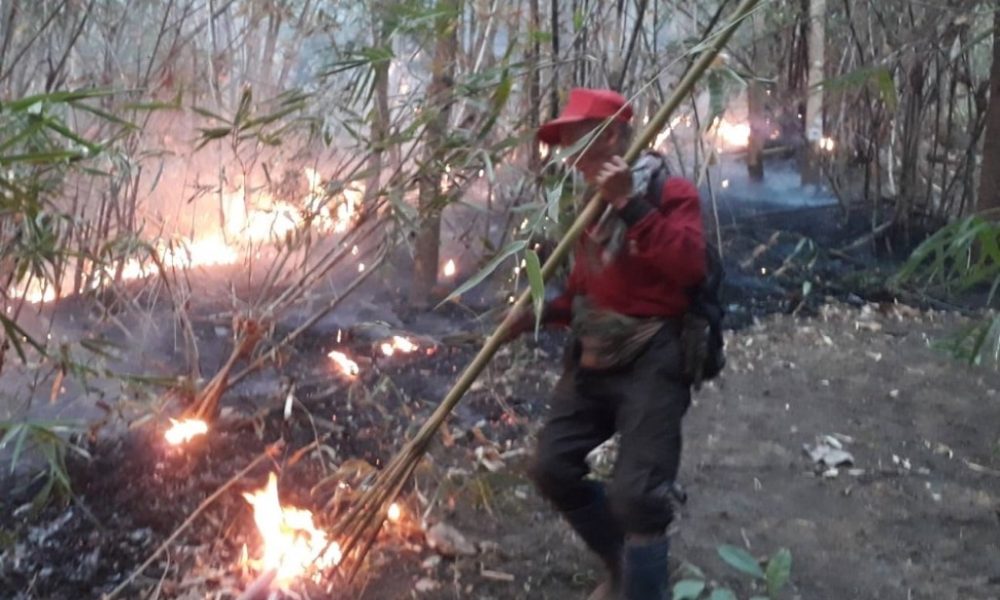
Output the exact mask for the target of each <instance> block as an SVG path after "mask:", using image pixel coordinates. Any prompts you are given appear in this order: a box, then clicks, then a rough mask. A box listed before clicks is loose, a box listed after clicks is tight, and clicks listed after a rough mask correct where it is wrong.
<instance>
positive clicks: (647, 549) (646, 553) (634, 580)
mask: <svg viewBox="0 0 1000 600" xmlns="http://www.w3.org/2000/svg"><path fill="white" fill-rule="evenodd" d="M623 554H624V560H623V567H622V600H669V599H670V581H669V580H670V573H669V571H668V568H667V558H668V557H669V555H670V540H669V539H668V538H667V537H666V536H662V537H657V538H653V539H647V540H641V541H640V540H631V539H630V540H628V541H626V543H625V550H624V553H623Z"/></svg>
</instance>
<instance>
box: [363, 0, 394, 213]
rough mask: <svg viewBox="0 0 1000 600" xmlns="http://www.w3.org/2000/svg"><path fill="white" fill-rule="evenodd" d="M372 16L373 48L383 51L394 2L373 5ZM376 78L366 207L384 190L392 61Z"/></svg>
mask: <svg viewBox="0 0 1000 600" xmlns="http://www.w3.org/2000/svg"><path fill="white" fill-rule="evenodd" d="M372 8H373V13H374V14H372V46H373V47H375V48H378V49H382V47H383V46H385V45H386V44H388V43H389V39H388V38H389V31H388V28H389V25H388V19H389V15H390V14H391V12H390V10H391V8H392V0H382V1H379V2H376V3H375V4H373V7H372ZM373 71H374V77H375V82H374V83H375V94H374V100H375V107H374V109H375V110H374V111H373V114H372V142H374V148H373V149H372V152H371V156H370V158H369V167H370V168H371V176H370V177H369V178H368V181H367V182H366V183H365V205H366V206H368V205H370V203H371V202H373V201H374V200H375V198H377V197H378V195H379V193H380V191H381V187H382V155H383V153H384V152H385V150H386V148H385V147H386V141H387V140H388V139H389V123H390V120H391V115H390V114H389V61H388V60H386V61H381V62H379V63H377V64H375V65H374V67H373Z"/></svg>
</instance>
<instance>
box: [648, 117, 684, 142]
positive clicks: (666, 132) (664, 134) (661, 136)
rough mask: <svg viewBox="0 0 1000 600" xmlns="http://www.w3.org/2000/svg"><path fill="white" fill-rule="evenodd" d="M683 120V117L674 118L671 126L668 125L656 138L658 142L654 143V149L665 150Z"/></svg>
mask: <svg viewBox="0 0 1000 600" xmlns="http://www.w3.org/2000/svg"><path fill="white" fill-rule="evenodd" d="M682 118H683V117H679V116H678V117H674V118H673V119H672V120H671V121H670V125H668V126H667V127H666V128H665V129H664V130H663V131H661V132H660V133H659V134H658V135H657V136H656V142H654V147H655V148H661V149H662V148H664V147H665V146H666V144H667V140H669V139H670V134H671V133H672V132H673V131H674V129H676V128H677V126H678V125H680V123H681V119H682Z"/></svg>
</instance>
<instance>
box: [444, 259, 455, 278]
mask: <svg viewBox="0 0 1000 600" xmlns="http://www.w3.org/2000/svg"><path fill="white" fill-rule="evenodd" d="M444 276H445V277H454V276H455V261H454V259H448V262H446V263H445V264H444Z"/></svg>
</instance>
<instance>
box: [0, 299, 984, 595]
mask: <svg viewBox="0 0 1000 600" xmlns="http://www.w3.org/2000/svg"><path fill="white" fill-rule="evenodd" d="M418 321H419V320H418ZM963 322H964V320H963V319H962V318H960V317H957V316H954V315H951V314H944V313H930V312H917V311H915V310H912V309H909V308H906V307H901V306H894V305H887V306H885V307H876V306H872V305H869V306H868V307H866V308H864V309H861V310H858V309H855V308H849V307H846V306H843V305H839V304H834V305H828V306H825V307H823V308H821V309H820V312H819V313H818V314H817V315H815V316H813V317H809V318H799V317H793V316H775V317H769V318H767V319H764V320H763V321H762V322H760V323H759V324H757V325H755V326H752V327H749V328H747V329H744V330H741V331H739V332H735V333H732V334H731V335H730V337H729V340H728V344H729V352H728V356H729V365H728V367H727V370H726V372H725V374H724V376H723V377H722V378H720V379H719V380H718V381H716V382H713V383H712V384H710V385H709V386H707V387H706V389H704V390H703V391H702V392H700V393H698V394H697V396H696V400H695V403H694V405H693V407H692V409H691V411H690V412H689V413H688V416H687V418H686V420H685V435H686V438H685V441H686V447H685V456H684V460H683V466H682V481H683V483H684V485H685V486H686V489H687V492H688V494H689V500H688V502H687V504H686V505H685V506H684V507H683V508H682V510H681V515H680V518H679V519H678V521H677V523H676V527H675V532H674V535H673V540H674V548H673V555H674V566H673V568H674V570H675V573H676V574H677V575H678V576H679V574H680V573H681V572H683V570H684V567H683V566H682V563H685V562H686V563H690V564H693V565H696V566H697V567H699V568H700V569H701V570H702V571H703V572H704V573H705V575H706V576H707V577H708V578H709V579H710V580H712V581H714V582H718V583H719V584H724V585H726V586H729V587H731V588H733V589H735V590H737V592H738V595H739V597H740V598H745V597H748V596H751V595H753V594H754V593H761V592H760V590H755V589H753V588H752V585H751V582H750V581H749V579H748V578H747V577H746V576H743V575H740V574H738V573H736V572H735V571H733V570H732V569H731V568H729V567H728V566H726V565H725V564H724V563H723V562H722V561H721V560H720V559H719V557H718V555H717V547H718V546H719V545H720V544H724V543H728V544H733V545H737V546H741V547H744V548H747V549H748V550H749V551H750V552H751V553H752V554H754V555H755V556H759V557H761V558H763V557H765V556H768V555H771V554H773V553H774V552H775V551H776V550H778V549H779V548H788V549H789V550H790V551H791V553H792V556H793V567H792V578H791V583H790V585H789V587H788V588H787V589H786V590H785V591H784V592H783V594H782V597H785V598H804V599H817V598H818V599H837V600H840V599H852V598H859V599H867V598H880V599H883V598H884V599H895V598H899V599H906V600H909V599H921V598H928V599H929V598H934V599H942V598H955V599H963V600H964V599H988V598H1000V430H998V427H997V425H998V423H1000V398H998V396H997V394H998V391H997V390H1000V376H998V375H997V373H996V372H994V371H991V370H987V369H985V368H981V367H975V368H974V367H968V366H965V365H961V364H957V363H955V362H953V361H952V360H951V359H949V358H948V357H946V356H944V355H942V354H941V353H939V352H938V351H936V350H934V349H932V348H930V347H929V342H930V341H931V340H934V339H939V338H940V337H942V336H944V335H946V334H947V333H949V332H952V331H954V329H955V328H956V327H957V326H959V325H961V324H962V323H963ZM410 325H411V326H412V327H413V329H414V330H423V331H424V332H425V333H426V334H427V335H428V336H433V335H434V331H433V330H434V325H435V324H434V321H433V319H430V320H426V319H425V320H424V321H420V322H417V321H414V322H411V323H410ZM329 340H330V337H329V336H328V335H326V334H322V335H320V334H317V335H315V336H314V337H312V338H309V339H306V340H303V341H302V343H301V344H300V345H299V346H298V347H297V354H296V355H295V356H294V357H293V360H291V361H290V362H288V363H286V366H287V370H288V371H289V373H290V375H289V376H290V377H291V378H292V379H294V380H295V381H297V382H298V384H297V388H296V397H297V398H298V400H299V401H300V402H301V406H302V407H305V409H296V410H295V411H294V414H293V417H292V419H290V420H289V421H285V420H284V418H283V416H282V410H281V407H282V405H283V400H284V399H285V394H284V392H282V393H280V394H279V393H272V394H265V395H255V394H249V393H244V394H237V395H234V397H230V398H227V399H226V400H225V403H226V404H227V405H228V406H230V407H232V408H233V413H232V415H231V416H230V417H229V418H228V420H227V421H226V424H225V425H224V426H223V427H222V428H221V430H220V431H218V432H216V433H214V434H213V436H211V437H210V438H209V439H207V440H204V441H202V442H200V443H198V444H195V445H193V446H192V447H190V448H189V449H188V450H187V451H186V452H184V453H179V454H178V453H170V452H169V451H167V449H166V448H164V447H163V446H162V445H161V444H160V443H159V442H158V434H156V433H155V430H153V429H152V428H151V427H150V426H149V425H147V426H143V427H139V428H136V430H134V431H132V432H131V433H129V434H128V435H126V436H123V437H118V438H115V439H114V440H104V441H101V442H98V443H96V444H95V445H93V446H92V447H91V451H92V452H93V454H94V456H95V460H94V462H92V463H86V464H85V463H79V464H73V465H72V468H71V470H72V474H73V477H74V484H75V491H76V495H77V498H76V500H75V501H73V502H71V503H70V504H69V505H68V506H66V507H61V506H52V507H49V508H46V509H43V510H42V511H38V512H33V511H31V510H30V508H28V507H25V504H24V503H25V502H26V500H27V499H28V498H29V495H28V492H30V491H31V490H27V491H24V490H22V491H20V492H18V493H4V494H2V495H0V515H2V516H0V597H2V598H18V599H21V598H96V597H99V596H100V594H101V593H102V592H106V591H108V590H109V589H111V588H112V587H114V586H115V584H116V583H117V582H119V581H121V580H122V578H123V577H125V576H126V575H128V574H129V573H130V572H131V571H132V569H134V568H135V567H136V566H137V565H138V564H139V563H141V562H142V561H143V560H144V559H145V558H146V557H147V556H148V555H149V554H150V553H151V552H152V551H153V550H154V549H155V548H156V547H157V546H158V545H159V544H160V543H161V542H162V540H164V539H165V538H166V537H167V536H168V535H170V533H171V532H172V531H173V530H174V529H175V528H176V527H177V526H178V525H179V524H180V523H181V522H182V521H183V520H184V519H185V518H187V516H188V515H189V514H190V513H191V511H193V510H194V508H195V507H196V506H197V505H198V504H199V503H200V502H201V501H202V500H203V499H204V498H205V497H207V496H208V495H209V494H211V493H212V492H213V491H215V490H216V489H217V488H218V487H219V486H220V485H221V484H222V483H223V482H225V481H226V480H227V479H228V478H229V477H231V476H232V475H233V474H234V473H236V472H237V471H239V469H241V468H242V467H243V466H244V465H246V464H247V463H248V462H250V460H252V459H253V458H254V457H255V456H257V455H258V454H259V453H260V452H261V451H262V449H263V448H264V447H265V445H266V444H268V443H270V442H273V441H274V440H276V439H279V438H283V439H285V440H286V442H287V444H288V451H287V452H286V454H285V455H284V456H283V457H281V458H279V460H277V461H276V463H277V464H269V465H265V466H262V467H261V468H260V469H258V470H257V471H254V472H253V473H251V475H249V476H248V477H247V478H246V479H245V480H243V481H240V482H239V483H238V484H237V485H236V486H234V488H233V489H231V490H230V491H229V492H227V493H226V494H223V496H222V498H220V500H219V501H218V502H216V503H215V504H214V505H212V506H211V507H210V508H209V509H208V510H206V511H205V513H204V514H203V515H202V516H201V517H200V518H199V519H198V520H197V522H196V524H195V526H194V527H192V528H191V529H190V530H189V531H188V532H187V533H185V534H183V535H182V536H181V538H180V539H179V540H178V542H177V543H175V544H174V545H173V546H171V549H170V551H169V552H168V553H167V554H165V555H164V557H163V558H162V559H161V560H159V561H157V563H156V564H154V565H153V566H151V567H150V568H149V570H148V571H147V572H146V573H145V574H144V575H143V576H142V577H140V578H139V579H138V580H137V584H136V585H135V586H134V587H133V588H131V589H130V590H129V591H128V592H127V593H126V594H125V595H124V596H123V597H127V598H139V597H159V598H205V597H211V598H227V597H233V596H234V595H235V593H236V591H237V590H238V589H240V588H241V587H242V586H243V585H245V583H246V581H247V579H248V578H249V577H251V574H249V573H243V572H241V570H240V568H239V566H238V562H239V555H240V552H241V551H242V547H243V545H244V543H246V544H247V545H248V546H249V548H250V550H251V552H253V551H254V550H256V545H257V543H258V542H257V541H256V537H255V532H254V529H253V524H252V517H251V515H250V509H249V507H248V506H247V505H246V503H245V502H244V501H243V499H242V498H241V497H240V495H239V492H240V491H244V490H248V489H254V488H258V487H260V486H261V485H262V484H263V481H264V479H265V477H266V473H267V471H268V470H269V469H272V468H277V467H283V470H282V490H283V500H285V501H286V502H290V503H294V504H298V505H300V506H307V507H310V508H314V509H319V508H320V507H321V506H323V505H324V504H325V503H326V500H327V499H328V498H327V496H326V495H324V494H323V493H321V492H316V493H310V491H311V490H312V488H313V486H314V485H315V483H316V482H317V481H319V480H321V479H322V478H323V477H324V465H323V464H321V461H320V460H319V459H318V458H316V457H315V456H310V457H308V458H306V459H304V460H302V461H299V462H298V463H296V464H294V465H292V464H289V462H290V461H289V460H288V458H289V456H290V455H291V454H292V451H293V450H294V449H295V448H298V447H301V446H303V445H306V444H308V443H310V442H312V441H314V440H315V439H319V440H320V441H321V442H322V443H323V444H324V445H326V446H328V447H329V448H330V450H331V451H330V452H328V453H327V454H326V455H325V456H326V458H327V459H328V464H327V465H326V466H327V467H328V468H329V469H331V471H332V469H333V468H335V466H336V465H338V464H343V463H344V462H345V461H347V460H348V459H356V458H360V459H363V460H365V461H366V462H368V463H370V464H371V465H373V466H375V467H376V468H377V467H378V466H379V465H380V464H382V463H383V462H384V461H385V460H386V459H388V458H389V457H390V456H391V454H392V452H393V451H394V450H395V448H397V447H398V445H399V443H400V442H401V440H402V439H403V438H404V436H405V435H407V433H408V432H409V431H412V428H414V427H415V426H417V425H419V423H420V422H421V421H422V420H423V417H424V416H425V415H426V414H428V413H429V411H430V410H431V409H432V408H433V405H434V403H435V402H437V400H438V399H439V398H440V397H441V394H442V392H443V391H444V389H446V387H447V386H448V384H450V382H451V381H452V380H453V379H454V377H455V372H456V371H458V370H459V369H461V368H462V367H464V365H465V364H466V363H467V361H468V360H469V358H470V357H471V355H472V354H473V353H474V351H475V346H474V344H467V345H454V344H453V345H447V344H443V345H441V346H440V347H439V348H438V351H437V352H436V353H435V354H433V355H431V356H427V355H422V356H420V357H411V358H405V359H399V360H393V361H381V362H378V363H375V365H373V366H371V367H370V368H369V370H368V371H367V374H366V375H365V377H364V382H363V385H362V384H353V385H352V384H349V383H348V382H344V381H340V382H339V384H338V383H335V380H336V378H334V377H332V376H331V372H330V370H331V367H330V365H329V364H328V363H327V362H326V361H325V359H324V354H325V351H326V350H329V349H330V341H329ZM560 344H561V341H560V336H559V335H558V334H548V333H547V334H544V335H543V336H542V338H541V339H540V341H539V342H534V341H530V340H527V341H524V342H518V343H517V344H515V345H513V346H511V347H510V348H509V350H505V351H504V353H503V354H502V355H501V356H499V357H498V358H497V359H496V360H495V361H494V364H493V365H492V366H491V368H490V372H489V373H488V374H487V376H486V377H484V379H483V383H482V384H481V385H479V386H477V389H476V390H475V391H473V392H472V393H470V395H469V397H468V398H466V400H465V401H464V402H463V404H462V407H461V409H460V410H459V411H458V412H457V414H456V415H455V416H454V418H453V419H452V420H451V421H450V422H449V424H448V432H447V434H446V435H444V436H442V443H441V444H440V445H439V446H438V447H437V448H435V450H434V451H433V452H432V454H431V456H430V457H429V459H428V460H427V462H426V464H425V465H424V466H422V467H421V469H420V471H419V475H418V478H417V481H416V484H415V487H413V488H411V489H409V490H408V491H407V493H406V496H405V497H404V499H403V501H404V505H405V506H406V517H405V521H406V522H407V523H408V524H409V525H408V526H406V527H403V526H396V527H394V528H389V530H387V532H386V534H385V536H384V539H383V540H382V542H381V543H380V544H379V546H378V548H377V550H376V552H375V553H373V555H372V557H371V562H370V564H369V565H368V566H367V567H365V568H364V569H363V570H362V572H361V576H360V577H359V579H358V580H357V581H356V582H355V584H354V585H353V586H348V585H347V584H346V583H342V582H337V583H336V586H335V589H334V591H333V592H332V594H326V593H325V592H322V591H320V590H319V589H317V588H313V589H307V590H305V592H303V591H302V590H300V592H303V593H306V594H308V597H310V598H323V597H334V598H375V599H392V598H410V597H423V598H430V599H445V598H484V599H486V598H497V599H500V598H533V599H534V598H550V599H563V598H566V599H570V598H572V599H575V598H583V597H585V596H586V594H587V593H588V592H589V590H590V588H592V587H593V586H594V585H595V583H596V581H597V580H598V578H599V577H600V572H599V570H598V565H597V562H596V561H595V560H594V559H593V558H592V557H590V556H589V555H588V554H587V553H586V551H585V550H584V548H583V547H582V545H581V543H580V542H578V541H577V540H576V539H575V538H574V536H573V534H572V533H571V532H570V531H569V529H568V528H567V527H566V526H565V525H564V524H563V523H562V522H561V521H560V520H559V519H558V518H557V516H556V515H555V514H554V513H553V512H552V511H551V510H550V509H549V508H548V507H547V506H546V505H545V504H544V503H543V502H542V501H541V500H540V499H539V498H538V497H537V495H536V494H535V493H534V491H533V490H532V488H531V486H530V485H529V483H528V482H527V481H526V480H525V478H524V476H523V464H524V458H525V456H526V454H527V452H530V449H531V445H532V440H531V437H532V433H533V432H534V431H535V430H536V429H537V427H538V426H539V425H540V423H541V419H542V418H543V416H544V413H545V400H546V397H547V392H548V389H549V388H550V387H551V385H552V383H553V382H554V380H555V378H556V377H557V376H558V370H559V348H560ZM356 350H358V351H359V352H360V349H359V348H356ZM286 375H287V374H286ZM388 381H391V385H390V384H388V383H386V382H388ZM380 382H382V383H381V385H379V384H380ZM306 409H307V410H306ZM834 434H837V435H838V436H839V437H838V438H837V439H838V440H844V441H842V442H841V443H842V444H843V446H844V449H845V450H847V451H849V452H850V453H851V454H852V455H853V457H854V464H853V466H851V467H842V468H840V469H839V470H838V472H837V473H836V474H834V473H832V472H828V470H827V469H825V468H822V467H817V466H816V465H814V464H813V462H812V460H811V459H810V458H809V456H807V454H806V453H805V452H804V450H803V445H806V444H809V445H811V444H814V443H815V442H816V439H817V436H824V435H831V436H832V435H834ZM485 446H492V447H493V449H494V450H496V452H497V453H498V454H501V455H503V456H504V459H503V466H502V467H501V468H499V469H498V470H497V471H496V472H490V471H488V470H486V469H485V468H483V466H482V465H479V464H477V460H476V457H475V452H476V448H477V447H485ZM480 452H482V451H480ZM493 466H494V467H496V465H493ZM313 491H315V490H313ZM427 503H430V510H429V511H428V513H427V519H428V521H430V522H438V521H444V522H446V523H448V524H450V525H452V526H454V527H455V528H457V529H458V530H459V531H460V532H462V534H463V535H464V536H465V537H466V538H467V539H468V540H469V541H471V542H472V543H474V544H476V546H477V549H478V552H477V553H476V554H475V555H472V556H465V557H459V558H454V559H452V558H445V559H441V560H438V559H436V558H434V557H435V556H437V555H436V553H435V552H434V551H433V550H431V549H429V548H428V547H427V544H426V542H425V540H424V539H423V536H422V534H421V532H420V531H419V527H417V525H418V522H419V521H420V516H421V514H420V513H423V511H424V510H425V507H426V506H427ZM317 512H319V511H318V510H317ZM324 521H326V520H325V519H324ZM418 583H419V584H420V589H422V590H426V591H421V592H417V591H415V588H416V586H417V584H418ZM303 597H305V596H303Z"/></svg>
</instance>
